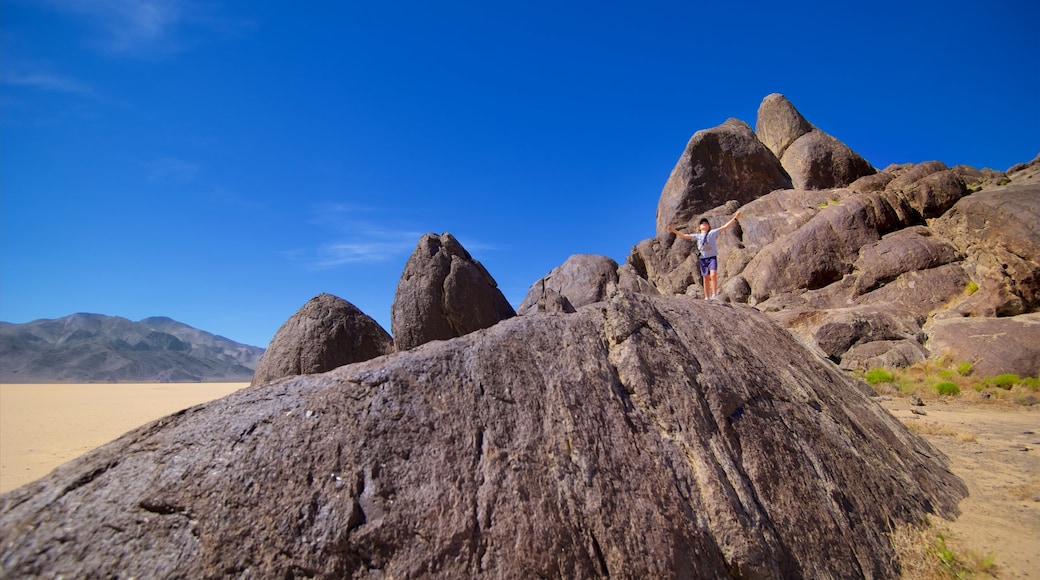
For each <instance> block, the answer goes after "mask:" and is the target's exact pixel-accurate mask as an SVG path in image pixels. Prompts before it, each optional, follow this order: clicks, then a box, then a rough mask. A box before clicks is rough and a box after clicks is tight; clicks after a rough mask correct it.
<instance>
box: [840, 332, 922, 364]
mask: <svg viewBox="0 0 1040 580" xmlns="http://www.w3.org/2000/svg"><path fill="white" fill-rule="evenodd" d="M927 358H928V349H926V348H925V347H924V346H922V345H921V343H920V342H918V341H917V340H912V339H903V340H876V341H873V342H865V343H863V344H857V345H855V346H853V347H852V348H850V349H849V350H848V351H846V352H845V353H843V354H842V355H841V363H840V365H839V366H840V367H841V368H842V369H844V370H847V371H864V370H868V369H876V368H899V367H903V368H905V367H909V366H911V365H914V364H917V363H919V362H923V361H924V360H926V359H927Z"/></svg>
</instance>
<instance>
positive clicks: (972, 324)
mask: <svg viewBox="0 0 1040 580" xmlns="http://www.w3.org/2000/svg"><path fill="white" fill-rule="evenodd" d="M928 331H929V332H928V343H927V346H928V348H929V350H931V351H932V352H934V353H937V354H939V355H941V356H944V357H946V358H948V359H950V360H956V361H968V362H970V363H972V365H973V366H972V369H973V371H972V372H973V373H974V374H975V375H976V376H979V377H991V376H994V375H999V374H1003V373H1014V374H1016V375H1019V376H1022V377H1035V376H1040V312H1033V313H1030V314H1022V315H1019V316H1011V317H1007V318H944V319H940V320H935V321H933V322H932V323H931V324H930V325H929V328H928Z"/></svg>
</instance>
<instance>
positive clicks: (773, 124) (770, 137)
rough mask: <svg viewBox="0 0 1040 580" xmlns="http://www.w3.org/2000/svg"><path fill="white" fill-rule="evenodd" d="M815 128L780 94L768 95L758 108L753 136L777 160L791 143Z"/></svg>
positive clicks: (781, 157)
mask: <svg viewBox="0 0 1040 580" xmlns="http://www.w3.org/2000/svg"><path fill="white" fill-rule="evenodd" d="M815 128H816V127H813V125H812V123H810V122H809V121H807V120H805V117H803V116H802V114H801V113H799V112H798V109H795V108H794V105H792V104H791V101H788V100H787V97H785V96H783V95H781V94H780V93H773V94H771V95H768V96H767V97H766V98H764V99H762V104H760V105H759V106H758V119H757V120H756V121H755V135H756V136H757V137H758V139H759V141H761V142H762V144H763V145H765V146H766V147H768V148H769V150H770V151H772V152H773V155H776V158H777V159H783V157H784V152H785V151H787V148H788V147H790V146H791V143H794V142H795V141H796V140H798V138H799V137H801V136H802V135H805V134H806V133H808V132H810V131H812V130H814V129H815Z"/></svg>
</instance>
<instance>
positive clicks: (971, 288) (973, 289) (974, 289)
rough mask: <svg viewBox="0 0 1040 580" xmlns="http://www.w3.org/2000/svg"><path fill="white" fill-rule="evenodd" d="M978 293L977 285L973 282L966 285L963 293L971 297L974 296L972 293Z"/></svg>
mask: <svg viewBox="0 0 1040 580" xmlns="http://www.w3.org/2000/svg"><path fill="white" fill-rule="evenodd" d="M978 291H979V285H978V284H976V283H975V281H974V280H970V281H968V283H967V284H966V285H965V286H964V293H965V294H967V295H968V296H971V295H972V294H974V293H976V292H978Z"/></svg>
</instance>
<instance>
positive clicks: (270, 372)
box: [251, 294, 394, 385]
mask: <svg viewBox="0 0 1040 580" xmlns="http://www.w3.org/2000/svg"><path fill="white" fill-rule="evenodd" d="M393 351H394V341H393V339H391V338H390V335H389V334H387V333H386V330H384V329H383V327H382V326H380V325H379V323H378V322H376V321H375V320H373V319H372V318H371V317H369V316H368V315H367V314H365V313H364V312H361V311H360V310H358V308H357V307H356V306H354V305H353V304H351V303H350V302H347V301H346V300H344V299H342V298H338V297H336V296H333V295H331V294H319V295H317V296H315V297H314V298H311V299H310V300H309V301H308V302H307V303H306V304H304V305H303V307H302V308H300V309H299V310H297V311H296V313H295V314H293V315H292V316H290V317H289V320H286V321H285V324H283V325H282V327H281V328H279V329H278V332H276V333H275V334H274V338H272V339H271V344H270V345H269V346H268V347H267V350H266V351H264V354H263V356H261V357H260V362H258V363H257V365H256V371H255V372H254V373H253V381H252V383H251V384H253V385H260V384H263V383H268V382H271V381H273V380H275V379H280V378H282V377H290V376H294V375H305V374H311V373H323V372H326V371H331V370H332V369H334V368H337V367H341V366H343V365H345V364H350V363H354V362H361V361H365V360H368V359H371V358H375V357H377V356H381V355H384V354H389V353H391V352H393Z"/></svg>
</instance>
